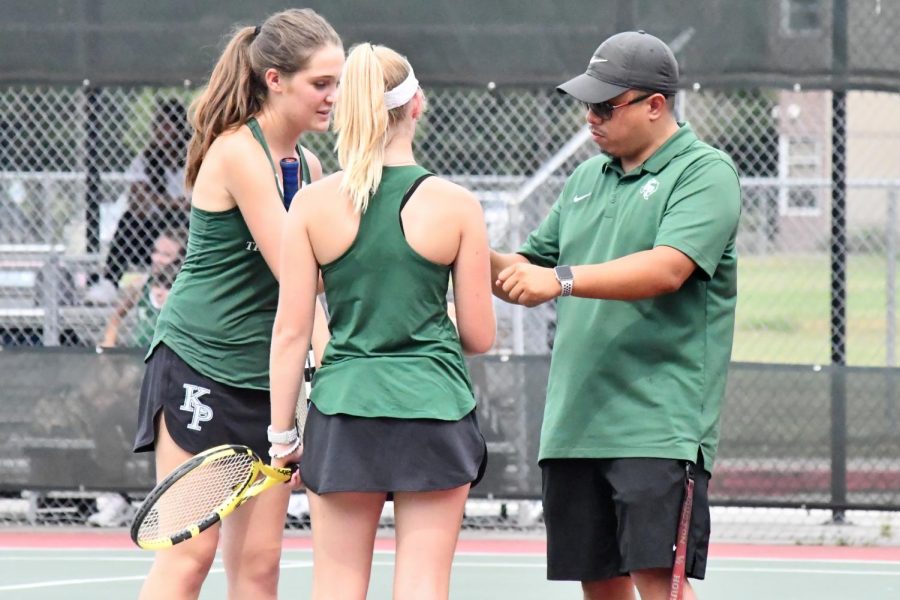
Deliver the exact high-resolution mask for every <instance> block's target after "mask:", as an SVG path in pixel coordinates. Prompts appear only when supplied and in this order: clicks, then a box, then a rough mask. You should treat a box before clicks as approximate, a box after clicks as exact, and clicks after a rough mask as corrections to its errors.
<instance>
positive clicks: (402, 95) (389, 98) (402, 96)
mask: <svg viewBox="0 0 900 600" xmlns="http://www.w3.org/2000/svg"><path fill="white" fill-rule="evenodd" d="M418 89H419V80H418V79H416V74H415V73H413V70H412V68H410V69H409V75H407V76H406V79H404V80H403V83H401V84H400V85H398V86H397V87H395V88H394V89H392V90H391V91H389V92H385V93H384V106H385V108H387V109H388V110H391V109H392V108H397V107H398V106H403V105H404V104H406V103H407V102H409V101H410V100H412V97H413V96H415V95H416V91H417V90H418Z"/></svg>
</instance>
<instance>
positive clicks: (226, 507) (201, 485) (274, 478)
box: [131, 445, 296, 550]
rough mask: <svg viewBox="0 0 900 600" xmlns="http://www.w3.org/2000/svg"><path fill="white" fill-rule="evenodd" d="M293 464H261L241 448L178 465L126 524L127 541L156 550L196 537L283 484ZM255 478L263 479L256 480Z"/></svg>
mask: <svg viewBox="0 0 900 600" xmlns="http://www.w3.org/2000/svg"><path fill="white" fill-rule="evenodd" d="M294 470H296V465H293V466H291V467H289V468H283V469H278V468H275V467H271V466H269V465H267V464H265V463H264V462H263V461H262V460H261V459H260V458H259V456H257V455H256V453H255V452H253V450H251V449H250V448H248V447H247V446H239V445H224V446H216V447H215V448H210V449H209V450H206V451H204V452H201V453H200V454H198V455H196V456H193V457H191V458H189V459H188V460H186V461H185V462H183V463H182V464H181V465H180V466H179V467H178V468H177V469H175V470H174V471H172V473H170V474H169V475H168V476H166V478H165V479H163V480H162V481H160V482H159V483H158V484H157V485H156V487H154V488H153V490H152V491H151V492H150V493H149V494H148V495H147V498H146V499H145V500H144V503H143V504H142V505H141V508H140V509H139V510H138V511H137V514H136V515H135V517H134V522H133V523H132V524H131V539H132V540H133V541H134V543H135V544H137V545H138V546H140V547H141V548H144V549H147V550H160V549H163V548H168V547H170V546H174V545H175V544H178V543H181V542H183V541H185V540H189V539H191V538H193V537H196V536H198V535H200V533H201V532H203V531H205V530H207V529H209V528H210V527H211V526H213V525H215V524H216V523H218V522H219V521H221V520H222V519H224V518H225V517H227V516H228V515H230V514H231V513H232V512H234V510H235V509H236V508H237V507H239V506H240V505H241V504H243V503H244V502H246V501H247V500H249V499H250V498H253V497H254V496H257V495H259V494H261V493H263V492H264V491H266V490H267V489H269V488H271V487H272V486H275V485H279V484H282V483H286V482H287V481H289V480H290V478H291V474H292V473H293V471H294ZM259 475H264V477H263V478H259V479H258V477H259Z"/></svg>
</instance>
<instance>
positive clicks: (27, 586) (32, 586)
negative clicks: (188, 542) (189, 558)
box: [0, 569, 224, 592]
mask: <svg viewBox="0 0 900 600" xmlns="http://www.w3.org/2000/svg"><path fill="white" fill-rule="evenodd" d="M223 571H224V569H212V570H210V573H221V572H223ZM144 579H147V575H146V574H143V575H129V576H128V577H95V578H92V579H62V580H60V581H39V582H36V583H19V584H16V585H0V592H8V591H12V590H36V589H39V588H49V587H63V586H70V585H85V584H94V583H113V582H116V581H143V580H144Z"/></svg>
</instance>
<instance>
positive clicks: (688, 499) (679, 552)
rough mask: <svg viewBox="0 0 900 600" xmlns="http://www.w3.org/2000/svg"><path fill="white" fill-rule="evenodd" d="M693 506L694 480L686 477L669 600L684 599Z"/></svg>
mask: <svg viewBox="0 0 900 600" xmlns="http://www.w3.org/2000/svg"><path fill="white" fill-rule="evenodd" d="M693 505H694V478H693V477H691V476H690V475H688V479H687V486H686V488H685V491H684V502H683V503H682V505H681V518H680V519H679V520H678V541H677V542H676V544H675V564H674V566H673V567H672V584H671V586H670V587H669V600H682V598H683V597H684V563H685V562H686V561H687V542H688V532H689V531H690V528H691V508H693Z"/></svg>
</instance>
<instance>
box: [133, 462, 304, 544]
mask: <svg viewBox="0 0 900 600" xmlns="http://www.w3.org/2000/svg"><path fill="white" fill-rule="evenodd" d="M244 454H245V455H248V456H250V458H251V459H252V461H251V463H250V470H249V471H248V474H247V477H246V479H245V480H244V481H243V482H242V483H240V484H239V485H237V486H236V487H235V490H234V491H233V492H232V493H231V495H230V496H229V497H228V498H226V499H225V500H224V501H223V502H222V503H221V504H219V505H218V506H216V507H215V508H214V509H213V510H212V511H210V513H209V514H208V515H206V516H204V517H202V518H201V519H199V520H198V521H196V522H195V523H194V524H192V525H189V526H188V527H185V528H184V529H181V530H179V531H176V532H175V533H172V534H170V535H165V536H160V537H158V538H154V539H150V540H141V539H139V538H138V534H139V533H140V529H141V525H142V524H143V522H144V519H145V518H146V517H147V515H149V514H150V512H151V511H152V510H153V508H154V507H155V506H156V503H157V502H158V501H159V499H160V498H162V496H163V495H164V494H165V493H166V491H168V490H169V489H170V488H172V486H174V485H175V484H176V483H177V482H178V481H180V480H181V479H182V478H183V477H185V476H186V475H188V474H189V473H191V472H192V471H194V470H195V469H197V468H199V467H201V466H203V465H206V464H209V463H211V462H214V461H216V460H219V459H222V458H226V457H229V456H239V455H244ZM294 469H296V466H293V467H289V468H283V469H279V468H275V467H272V466H269V465H267V464H265V463H264V462H263V461H262V460H261V459H260V458H259V456H258V455H257V454H256V453H255V452H254V451H253V450H251V449H250V448H248V447H247V446H241V445H238V444H224V445H222V446H216V447H214V448H210V449H209V450H204V451H203V452H201V453H200V454H197V455H196V456H192V457H191V458H189V459H188V460H186V461H184V462H183V463H182V464H180V465H179V466H178V467H176V468H175V470H173V471H172V472H171V473H169V474H168V475H166V477H165V478H163V480H162V481H160V482H159V483H158V484H156V486H155V487H154V488H153V489H152V490H151V491H150V493H149V494H147V497H146V498H145V499H144V502H143V503H142V504H141V507H140V508H139V509H138V511H137V514H135V517H134V521H133V522H132V524H131V539H132V541H133V542H134V543H135V544H137V545H138V546H140V547H141V548H144V549H145V550H162V549H164V548H170V547H172V546H174V545H175V544H179V543H181V542H184V541H186V540H189V539H191V538H193V537H196V536H198V535H199V534H200V533H202V532H203V531H206V530H207V529H209V528H210V527H212V526H213V525H215V524H216V523H218V522H219V521H221V520H222V519H224V518H225V517H227V516H228V515H230V514H231V513H232V512H234V510H235V509H237V507H239V506H240V505H241V504H243V503H244V502H246V501H247V500H249V499H250V498H253V497H254V496H257V495H259V494H261V493H262V492H264V491H266V490H267V489H269V488H270V487H272V486H274V485H278V484H281V483H285V482H286V481H288V480H289V479H290V478H291V473H292V472H293V470H294ZM260 474H263V475H265V477H264V478H263V479H260V480H258V481H257V478H258V477H259V475H260Z"/></svg>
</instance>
